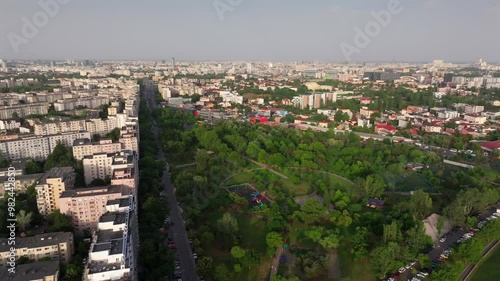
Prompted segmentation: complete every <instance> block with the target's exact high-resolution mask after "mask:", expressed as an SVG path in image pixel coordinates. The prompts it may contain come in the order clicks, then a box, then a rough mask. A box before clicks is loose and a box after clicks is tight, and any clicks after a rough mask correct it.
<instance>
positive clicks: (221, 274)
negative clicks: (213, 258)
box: [214, 263, 229, 281]
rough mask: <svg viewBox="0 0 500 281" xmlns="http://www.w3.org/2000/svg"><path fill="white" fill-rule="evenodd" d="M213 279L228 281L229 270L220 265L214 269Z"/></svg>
mask: <svg viewBox="0 0 500 281" xmlns="http://www.w3.org/2000/svg"><path fill="white" fill-rule="evenodd" d="M214 278H215V280H217V281H229V269H228V268H227V266H226V265H225V264H223V263H221V264H219V265H217V266H216V267H215V271H214Z"/></svg>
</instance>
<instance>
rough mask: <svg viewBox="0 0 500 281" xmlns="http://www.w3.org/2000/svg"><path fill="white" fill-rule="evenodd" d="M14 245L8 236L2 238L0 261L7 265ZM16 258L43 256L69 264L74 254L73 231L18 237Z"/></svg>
mask: <svg viewBox="0 0 500 281" xmlns="http://www.w3.org/2000/svg"><path fill="white" fill-rule="evenodd" d="M11 247H12V245H10V244H8V239H7V238H0V262H1V264H2V265H4V266H5V265H7V262H8V261H9V254H10V249H11ZM15 251H16V259H19V258H20V257H27V258H29V259H30V260H34V261H38V260H40V259H42V258H49V259H50V260H52V261H59V262H61V263H63V264H68V262H69V261H70V259H71V256H72V255H73V254H74V252H75V250H74V241H73V233H71V232H53V233H44V234H37V235H35V236H30V237H17V238H16V245H15Z"/></svg>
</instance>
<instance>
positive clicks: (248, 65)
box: [247, 62, 252, 74]
mask: <svg viewBox="0 0 500 281" xmlns="http://www.w3.org/2000/svg"><path fill="white" fill-rule="evenodd" d="M247 74H252V63H251V62H249V63H247Z"/></svg>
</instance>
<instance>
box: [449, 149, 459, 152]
mask: <svg viewBox="0 0 500 281" xmlns="http://www.w3.org/2000/svg"><path fill="white" fill-rule="evenodd" d="M450 152H454V153H457V152H458V150H456V149H455V148H452V149H450Z"/></svg>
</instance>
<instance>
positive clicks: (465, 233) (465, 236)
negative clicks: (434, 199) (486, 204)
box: [386, 205, 500, 281]
mask: <svg viewBox="0 0 500 281" xmlns="http://www.w3.org/2000/svg"><path fill="white" fill-rule="evenodd" d="M498 209H500V205H496V206H494V207H491V208H490V209H488V210H487V211H485V212H483V213H482V214H481V215H479V216H478V220H479V223H478V225H477V228H474V229H468V230H464V229H462V228H459V227H455V228H454V229H452V230H451V231H450V232H448V233H446V234H445V235H444V236H442V237H441V239H440V241H438V242H437V243H436V244H434V247H433V249H432V250H431V251H430V252H429V253H428V255H429V259H430V260H431V261H432V266H431V268H421V266H420V265H419V264H418V263H417V262H412V263H410V264H408V265H407V266H405V267H401V268H400V269H399V270H398V272H396V273H394V274H391V275H390V277H388V278H387V279H386V280H387V281H396V280H409V281H421V280H424V279H427V277H428V276H429V275H430V274H432V272H433V271H434V270H435V269H437V268H438V267H439V266H440V264H442V263H445V262H446V260H447V259H448V257H449V256H450V255H452V254H453V250H452V247H453V246H454V245H455V244H458V243H467V241H468V240H469V239H473V237H474V235H475V234H476V233H477V232H479V231H481V229H482V228H483V227H484V226H485V225H486V224H487V223H488V221H491V220H494V219H500V213H497V210H498ZM412 268H416V269H419V272H418V273H417V274H416V275H414V274H411V269H412Z"/></svg>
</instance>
